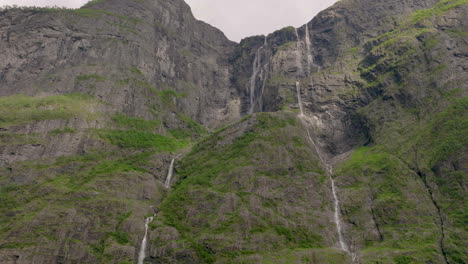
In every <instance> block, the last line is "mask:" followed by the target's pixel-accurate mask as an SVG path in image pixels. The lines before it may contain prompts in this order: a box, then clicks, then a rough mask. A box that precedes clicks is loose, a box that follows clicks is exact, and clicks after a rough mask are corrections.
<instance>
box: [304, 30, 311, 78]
mask: <svg viewBox="0 0 468 264" xmlns="http://www.w3.org/2000/svg"><path fill="white" fill-rule="evenodd" d="M305 31H306V33H305V43H306V49H307V74H309V73H310V68H311V66H312V63H313V57H312V51H311V46H312V43H311V42H310V33H309V25H308V24H306V26H305Z"/></svg>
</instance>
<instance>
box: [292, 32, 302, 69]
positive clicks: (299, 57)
mask: <svg viewBox="0 0 468 264" xmlns="http://www.w3.org/2000/svg"><path fill="white" fill-rule="evenodd" d="M294 32H295V33H296V39H297V43H296V66H297V75H298V76H302V74H303V73H304V69H303V67H302V62H301V60H302V52H301V49H302V45H301V40H300V39H299V33H298V32H297V28H294Z"/></svg>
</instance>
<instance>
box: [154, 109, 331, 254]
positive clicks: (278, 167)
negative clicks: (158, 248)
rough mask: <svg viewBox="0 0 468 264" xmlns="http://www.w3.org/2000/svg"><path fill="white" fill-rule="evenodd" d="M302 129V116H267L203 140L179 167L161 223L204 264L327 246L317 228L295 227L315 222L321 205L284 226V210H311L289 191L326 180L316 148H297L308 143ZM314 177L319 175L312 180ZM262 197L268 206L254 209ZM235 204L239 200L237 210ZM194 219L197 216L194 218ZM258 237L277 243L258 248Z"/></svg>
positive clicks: (237, 124) (245, 121) (285, 223)
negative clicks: (235, 244)
mask: <svg viewBox="0 0 468 264" xmlns="http://www.w3.org/2000/svg"><path fill="white" fill-rule="evenodd" d="M247 123H253V125H252V126H251V128H250V129H248V130H247V131H244V132H243V133H240V134H237V135H234V133H233V132H234V131H237V130H238V129H240V128H241V127H243V126H245V125H246V124H247ZM298 125H299V122H298V121H297V120H296V118H295V116H294V115H289V114H267V113H259V114H257V115H255V116H254V117H246V118H244V120H243V121H241V122H239V123H236V124H234V125H232V126H228V127H226V128H223V129H220V130H218V131H216V132H215V133H213V134H212V135H210V136H209V137H208V138H206V139H204V140H202V141H201V142H199V143H198V144H197V145H196V146H195V147H194V148H193V150H192V152H191V153H190V154H189V155H188V156H186V157H185V158H184V159H183V161H182V162H181V163H179V164H178V169H177V177H178V179H179V181H177V183H176V184H175V186H173V191H172V192H171V193H169V194H168V197H167V198H166V199H165V200H164V202H163V204H162V205H161V208H160V209H161V214H160V216H159V217H158V218H159V219H157V220H156V221H159V222H160V223H162V224H163V225H162V226H164V225H169V226H173V227H175V228H176V229H177V230H178V231H179V233H180V234H181V241H180V242H181V243H183V244H184V245H190V249H191V250H193V252H194V253H195V254H196V255H197V256H198V258H199V259H200V260H201V262H206V263H210V262H213V261H215V260H216V261H218V260H220V259H226V260H232V259H234V258H236V257H239V256H244V255H253V254H259V253H265V252H268V251H270V250H272V249H273V248H274V249H279V248H296V249H297V248H320V247H323V243H324V241H323V238H322V236H321V235H320V233H319V232H318V231H317V232H316V231H315V230H314V229H313V227H311V226H308V225H307V224H304V225H302V224H301V225H300V226H298V225H296V224H294V223H296V221H300V220H298V219H303V220H301V221H305V222H307V223H313V221H314V220H312V218H311V214H310V212H311V211H314V210H317V208H310V210H311V211H307V213H305V212H304V213H302V212H296V214H295V216H294V218H293V219H290V220H285V222H284V223H283V222H282V220H279V219H283V217H284V216H283V213H282V212H281V211H280V210H279V208H283V207H284V208H289V207H291V206H292V205H291V204H290V203H293V204H294V205H293V207H295V206H304V205H303V204H302V203H303V202H304V201H302V200H295V199H296V198H291V199H294V200H295V201H294V202H291V201H289V202H287V201H288V198H286V197H284V195H286V194H287V193H289V192H288V191H285V188H288V189H289V188H292V189H295V188H299V189H301V191H299V190H298V192H302V188H305V187H306V186H307V184H306V185H305V184H303V183H302V182H303V181H307V180H311V181H317V184H318V182H320V181H321V180H322V176H318V175H317V174H318V173H323V171H322V170H321V169H320V168H319V167H318V161H317V160H314V155H313V154H311V153H309V152H308V151H310V148H304V147H302V148H295V147H294V145H297V144H301V145H302V146H304V144H305V143H304V141H302V140H300V139H299V136H298V134H297V133H302V132H303V131H302V130H301V129H299V130H298V128H299V127H298ZM301 135H302V134H301ZM279 152H280V153H283V152H285V155H286V153H287V155H288V157H291V159H290V160H289V158H288V161H284V160H282V158H283V157H282V156H281V155H280V156H278V155H277V153H279ZM289 155H290V156H289ZM266 164H267V165H266ZM311 174H313V175H317V177H316V178H315V177H314V179H313V180H312V179H310V178H308V177H310V175H311ZM291 179H296V180H297V181H298V182H297V183H295V182H291V181H292V180H291ZM285 181H287V183H286V182H285ZM260 182H261V183H260ZM266 182H267V183H266ZM265 184H266V185H265ZM310 184H312V183H310ZM248 186H250V187H248ZM253 186H255V187H253ZM257 186H258V187H257ZM260 186H263V187H266V186H268V187H267V188H268V190H269V191H268V192H267V193H268V195H267V194H266V193H263V192H262V191H260V190H259V189H257V188H260V189H261V188H262V187H260ZM254 200H255V201H257V200H258V202H255V203H258V204H261V205H262V206H261V208H262V209H259V207H258V206H255V207H254V206H253V205H252V204H251V202H252V201H254ZM229 201H236V202H234V204H233V205H232V206H233V207H232V208H231V206H230V205H229V204H230V203H231V202H229ZM226 206H227V207H226ZM305 206H306V207H308V206H309V205H305ZM226 208H231V209H226ZM254 208H256V209H254ZM226 210H227V211H226ZM267 212H268V213H267ZM187 214H190V215H191V217H190V218H187ZM248 219H250V220H248ZM274 219H277V220H274ZM162 226H161V225H155V226H154V228H156V229H159V228H162ZM312 226H313V224H312ZM239 230H242V232H239ZM197 234H203V236H198V235H197ZM254 238H255V239H259V240H260V241H263V240H268V241H269V242H268V243H265V244H263V243H260V244H261V246H260V248H261V249H258V243H253V242H251V239H254ZM156 240H158V238H156ZM228 241H238V242H239V243H242V244H243V245H244V248H243V249H242V250H240V249H239V250H235V251H233V250H227V249H226V246H228V245H229V244H230V243H231V242H228ZM154 243H162V242H160V241H158V242H154ZM254 244H255V245H254ZM254 248H257V249H254ZM227 262H229V261H227Z"/></svg>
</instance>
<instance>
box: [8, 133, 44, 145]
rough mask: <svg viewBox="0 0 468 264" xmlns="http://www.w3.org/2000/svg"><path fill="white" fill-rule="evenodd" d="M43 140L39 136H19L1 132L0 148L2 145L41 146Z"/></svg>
mask: <svg viewBox="0 0 468 264" xmlns="http://www.w3.org/2000/svg"><path fill="white" fill-rule="evenodd" d="M40 143H42V140H41V138H40V137H39V135H37V134H18V133H9V132H0V146H2V145H27V144H40Z"/></svg>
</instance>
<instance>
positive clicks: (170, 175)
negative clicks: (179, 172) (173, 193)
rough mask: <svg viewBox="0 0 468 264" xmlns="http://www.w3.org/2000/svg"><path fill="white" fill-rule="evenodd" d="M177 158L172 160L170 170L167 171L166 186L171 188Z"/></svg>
mask: <svg viewBox="0 0 468 264" xmlns="http://www.w3.org/2000/svg"><path fill="white" fill-rule="evenodd" d="M175 159H176V158H173V159H172V160H171V165H169V170H168V171H167V177H166V181H165V182H164V187H166V188H169V187H170V186H171V180H172V174H173V173H174V163H175Z"/></svg>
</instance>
